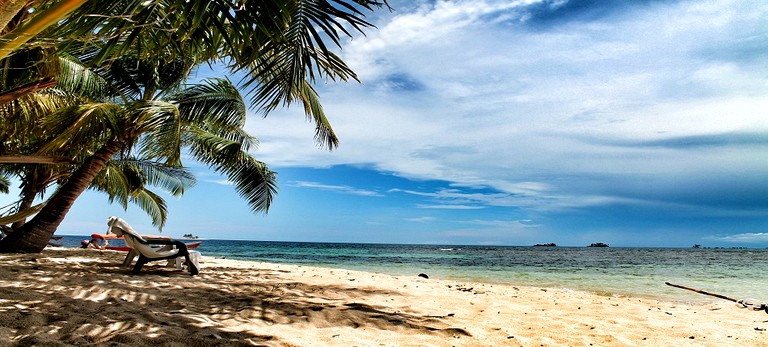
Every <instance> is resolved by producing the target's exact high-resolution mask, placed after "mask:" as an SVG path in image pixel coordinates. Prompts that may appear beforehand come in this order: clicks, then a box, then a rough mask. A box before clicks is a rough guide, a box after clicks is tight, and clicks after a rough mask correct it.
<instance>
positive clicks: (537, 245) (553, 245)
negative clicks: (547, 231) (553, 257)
mask: <svg viewBox="0 0 768 347" xmlns="http://www.w3.org/2000/svg"><path fill="white" fill-rule="evenodd" d="M533 247H557V244H555V243H553V242H550V243H537V244H535V245H533Z"/></svg>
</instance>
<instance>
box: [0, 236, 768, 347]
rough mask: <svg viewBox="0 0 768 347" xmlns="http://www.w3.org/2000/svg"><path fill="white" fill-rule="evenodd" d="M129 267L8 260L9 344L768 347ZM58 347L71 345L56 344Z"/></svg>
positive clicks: (404, 296) (378, 286)
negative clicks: (135, 271)
mask: <svg viewBox="0 0 768 347" xmlns="http://www.w3.org/2000/svg"><path fill="white" fill-rule="evenodd" d="M124 256H125V253H120V252H109V251H94V250H79V249H74V250H70V249H66V250H65V249H56V250H45V251H44V252H43V253H41V254H21V255H16V254H14V255H0V263H2V265H3V266H1V267H0V284H1V285H0V310H1V311H2V313H3V314H2V318H0V344H2V345H16V344H18V345H28V344H46V343H50V344H51V345H57V344H59V345H88V344H91V345H118V346H123V345H124V346H129V345H130V346H188V345H190V346H195V345H206V346H246V345H266V346H314V345H322V346H491V345H505V346H540V345H544V346H589V345H590V344H592V345H595V346H657V345H679V346H720V345H723V344H726V345H750V346H768V341H766V340H768V339H766V335H767V333H766V330H765V329H766V328H768V315H766V314H765V313H764V312H758V311H750V310H747V309H743V308H739V307H738V306H737V305H736V304H734V303H732V302H728V301H724V300H723V301H713V302H711V303H707V304H685V303H680V302H667V301H659V300H653V299H645V298H634V297H607V296H599V295H596V294H590V293H587V292H579V291H571V290H563V289H553V288H540V287H526V286H516V285H507V284H490V283H478V282H464V281H454V280H439V279H425V278H421V277H418V276H415V275H414V276H392V275H386V274H381V273H372V272H362V271H354V270H340V269H331V268H319V267H311V266H303V265H288V264H275V263H261V262H250V261H240V260H231V259H216V258H212V257H208V256H203V259H202V264H201V265H202V269H201V272H200V275H199V276H194V277H192V276H189V275H188V274H187V273H185V272H182V271H178V270H174V269H172V268H164V267H162V266H160V265H159V264H160V263H162V262H154V263H150V264H148V265H146V266H145V268H144V269H143V270H142V272H141V274H140V275H137V276H132V275H130V270H129V269H127V268H123V267H121V266H120V263H121V262H122V259H123V257H124ZM58 341H60V342H58Z"/></svg>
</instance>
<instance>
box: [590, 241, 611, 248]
mask: <svg viewBox="0 0 768 347" xmlns="http://www.w3.org/2000/svg"><path fill="white" fill-rule="evenodd" d="M589 247H608V244H606V243H602V242H597V243H593V244H591V245H589Z"/></svg>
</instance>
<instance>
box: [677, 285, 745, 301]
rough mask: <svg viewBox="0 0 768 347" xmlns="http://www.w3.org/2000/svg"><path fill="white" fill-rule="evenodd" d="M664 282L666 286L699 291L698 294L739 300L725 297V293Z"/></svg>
mask: <svg viewBox="0 0 768 347" xmlns="http://www.w3.org/2000/svg"><path fill="white" fill-rule="evenodd" d="M664 284H666V285H668V286H672V287H677V288H680V289H685V290H690V291H692V292H696V293H699V294H704V295H710V296H714V297H716V298H720V299H725V300H730V301H733V302H739V300H736V299H734V298H729V297H727V296H725V295H720V294H716V293H710V292H707V291H704V290H701V289H696V288H691V287H686V286H681V285H679V284H674V283H669V282H664Z"/></svg>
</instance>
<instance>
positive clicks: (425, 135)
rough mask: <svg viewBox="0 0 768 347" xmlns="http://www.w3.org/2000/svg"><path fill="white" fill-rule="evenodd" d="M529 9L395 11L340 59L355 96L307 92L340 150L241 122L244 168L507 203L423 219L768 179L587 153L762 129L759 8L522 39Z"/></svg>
mask: <svg viewBox="0 0 768 347" xmlns="http://www.w3.org/2000/svg"><path fill="white" fill-rule="evenodd" d="M531 3H536V1H527V2H523V1H519V2H509V1H481V0H474V1H450V2H448V1H438V2H435V3H434V4H432V3H431V2H429V3H423V4H420V5H419V6H418V7H417V8H415V9H409V10H406V11H403V12H398V11H397V7H398V4H397V3H393V5H394V6H395V9H396V11H395V12H393V14H391V15H384V14H382V15H381V16H380V18H381V21H380V22H378V23H376V24H377V26H378V28H379V29H378V30H374V31H369V32H368V33H367V35H366V36H365V37H356V38H355V39H354V40H352V41H351V42H349V44H347V45H345V47H344V49H343V51H342V52H341V54H342V56H343V58H344V59H345V60H346V61H347V62H348V63H349V64H350V66H352V68H353V69H354V70H355V71H357V72H358V73H359V75H360V77H361V78H362V80H363V84H362V85H356V84H342V85H324V86H318V87H319V91H320V93H321V98H322V101H323V105H324V107H325V110H326V112H327V113H328V115H329V118H330V120H331V122H332V124H333V126H334V129H335V130H336V132H337V134H338V135H339V136H340V138H341V147H340V148H339V149H338V150H336V151H332V152H327V151H322V150H320V149H318V148H317V146H316V145H315V144H314V143H313V142H312V138H313V130H314V129H313V126H312V125H311V124H309V123H307V122H306V121H305V120H304V118H303V115H301V110H300V109H299V108H293V109H291V110H288V111H283V110H280V111H278V112H276V114H274V115H272V116H270V117H269V118H267V119H266V120H256V119H254V120H253V121H251V122H249V129H250V130H251V131H252V132H253V133H254V134H256V135H257V136H259V137H260V138H261V140H262V143H261V147H260V149H259V150H258V152H256V155H257V156H258V157H259V158H260V159H261V160H264V161H266V162H267V163H269V164H270V165H273V166H275V167H280V166H314V167H326V166H330V165H335V164H371V165H373V166H374V167H375V168H378V169H381V170H385V171H388V172H393V173H395V174H397V175H400V176H403V177H407V178H416V179H424V178H428V179H440V180H445V181H449V182H453V183H455V184H456V186H457V187H460V186H464V187H483V186H485V187H493V188H495V189H498V190H499V191H501V192H504V193H505V194H498V195H474V196H471V195H464V196H453V197H451V196H449V195H450V194H448V193H449V192H439V193H436V194H439V195H440V196H435V197H434V198H435V199H445V200H447V199H455V201H452V203H451V204H446V203H443V202H441V203H439V204H435V205H434V206H444V205H445V206H449V205H453V204H455V205H456V206H474V205H475V204H476V205H478V206H485V205H494V206H522V207H526V208H531V209H539V210H546V209H552V208H553V206H555V207H556V206H567V205H573V204H576V203H578V204H586V205H594V204H595V201H598V202H606V203H610V202H611V201H632V200H633V199H634V200H635V201H644V199H643V198H640V197H626V196H621V195H619V193H618V192H616V191H611V187H610V186H606V185H603V183H604V180H605V179H611V180H612V181H616V182H620V183H614V186H616V187H621V186H622V185H623V186H633V185H637V186H638V187H642V189H646V190H647V189H654V187H665V188H667V189H669V190H670V192H674V190H675V189H676V185H675V180H679V179H685V180H688V179H691V178H693V179H696V178H697V177H699V176H706V175H709V174H711V173H717V174H718V176H722V177H725V176H728V175H730V176H731V178H730V180H731V181H742V182H744V183H743V184H753V183H754V182H757V181H755V180H747V179H745V178H747V177H751V176H753V175H754V174H755V173H759V172H766V171H768V162H766V161H764V160H756V159H755V158H764V157H766V156H768V149H767V148H766V147H765V146H753V147H751V148H738V149H737V150H724V149H722V148H713V149H709V150H702V149H696V150H691V149H686V148H658V147H656V148H653V147H640V146H637V147H621V146H613V145H609V144H605V143H600V142H597V141H590V139H612V140H632V141H647V140H663V139H674V138H676V137H682V136H693V135H703V134H721V133H727V132H766V131H768V118H766V117H765V116H764V110H765V109H766V108H768V79H766V76H768V66H766V65H765V64H763V63H762V62H763V60H764V59H763V56H764V55H765V54H764V52H765V49H764V48H765V46H766V45H765V44H763V43H761V42H762V41H764V40H763V39H762V38H763V37H764V36H765V34H766V33H768V29H766V28H765V26H764V23H763V20H762V18H764V16H765V15H766V14H768V5H763V4H756V3H754V2H745V1H698V2H690V1H680V2H659V3H656V2H651V3H648V4H646V5H644V6H628V9H627V10H626V11H631V12H621V11H617V12H616V15H614V16H610V15H607V16H605V17H603V18H599V20H596V21H591V22H590V21H584V20H582V21H579V20H573V21H563V22H559V23H554V24H549V26H539V27H535V28H533V27H529V26H527V25H529V24H530V22H531V21H533V20H534V19H532V18H531V17H530V16H528V17H526V13H525V11H524V8H525V6H526V5H529V4H531ZM403 7H406V8H407V6H406V4H404V5H403ZM561 8H562V6H561ZM524 18H528V22H525V21H523V19H524ZM756 37H757V38H761V39H759V40H756V39H755V38H756ZM393 78H394V79H396V81H393V80H392V79H393ZM396 86H399V87H402V86H406V87H405V89H398V87H396ZM408 86H410V87H408ZM734 153H739V154H738V155H734ZM722 163H727V165H723V164H722ZM350 189H351V188H350ZM409 193H411V194H414V193H415V192H409ZM460 199H465V201H469V202H471V203H462V202H461V201H460Z"/></svg>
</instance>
